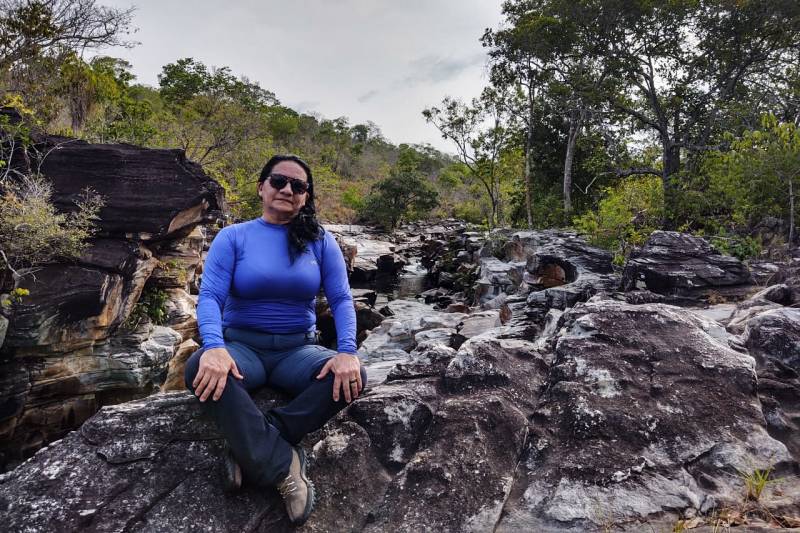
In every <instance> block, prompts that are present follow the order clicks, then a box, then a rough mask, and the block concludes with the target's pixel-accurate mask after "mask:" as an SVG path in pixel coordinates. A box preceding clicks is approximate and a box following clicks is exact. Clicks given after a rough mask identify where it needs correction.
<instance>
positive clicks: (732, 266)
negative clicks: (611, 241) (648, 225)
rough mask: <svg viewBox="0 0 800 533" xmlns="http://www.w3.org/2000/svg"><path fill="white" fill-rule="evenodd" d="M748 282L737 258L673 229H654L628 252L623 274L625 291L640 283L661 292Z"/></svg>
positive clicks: (744, 269) (746, 274) (706, 242)
mask: <svg viewBox="0 0 800 533" xmlns="http://www.w3.org/2000/svg"><path fill="white" fill-rule="evenodd" d="M750 281H751V277H750V272H749V271H748V269H747V266H745V264H744V263H742V262H741V261H739V260H738V259H737V258H735V257H732V256H729V255H722V254H720V253H719V252H717V251H716V250H715V249H714V247H713V246H711V244H709V243H708V241H706V240H705V239H703V238H701V237H695V236H693V235H688V234H686V233H678V232H676V231H654V232H653V234H652V235H650V238H648V239H647V242H646V243H645V245H644V246H643V247H642V248H641V249H639V250H635V251H634V252H632V253H631V255H630V257H629V258H628V262H627V264H626V265H625V271H624V273H623V283H624V286H625V288H626V289H627V290H630V289H633V288H636V285H637V283H638V282H643V283H644V285H645V286H646V287H647V289H649V290H651V291H654V292H658V293H662V294H673V293H678V292H686V291H693V290H697V289H708V288H715V287H727V286H732V285H744V284H748V283H750Z"/></svg>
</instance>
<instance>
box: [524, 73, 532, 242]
mask: <svg viewBox="0 0 800 533" xmlns="http://www.w3.org/2000/svg"><path fill="white" fill-rule="evenodd" d="M532 151H533V88H531V87H530V86H529V87H528V128H527V131H526V132H525V215H526V216H527V218H528V229H532V228H533V214H532V212H531V209H532V208H531V174H532V172H531V171H532V165H531V159H532V158H533V155H532Z"/></svg>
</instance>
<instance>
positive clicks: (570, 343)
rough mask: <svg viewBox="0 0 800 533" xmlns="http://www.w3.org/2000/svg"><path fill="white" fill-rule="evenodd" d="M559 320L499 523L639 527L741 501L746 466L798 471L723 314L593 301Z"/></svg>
mask: <svg viewBox="0 0 800 533" xmlns="http://www.w3.org/2000/svg"><path fill="white" fill-rule="evenodd" d="M560 324H561V328H560V329H559V332H558V333H557V334H556V335H555V336H554V337H552V338H551V339H550V345H551V346H552V349H553V351H554V361H553V365H552V367H551V370H550V376H551V379H550V380H549V383H548V389H547V392H546V393H545V395H544V396H543V398H542V401H541V403H540V406H539V409H538V410H537V412H536V413H535V414H534V416H533V418H532V420H533V425H532V431H533V433H532V436H531V439H530V445H529V447H528V448H527V450H526V453H525V454H524V457H523V459H522V468H521V472H520V475H519V477H518V478H517V484H516V487H515V489H513V490H512V494H514V495H515V497H514V498H513V499H512V500H511V501H510V502H509V503H508V504H507V505H506V507H505V514H504V516H503V517H502V518H501V520H500V524H499V526H498V527H497V529H496V531H520V530H531V531H587V530H596V529H600V528H603V527H609V524H613V525H614V527H615V528H617V529H620V530H630V531H641V530H643V529H644V530H648V529H647V528H648V526H647V525H645V523H646V522H651V521H655V523H656V524H659V523H660V524H661V526H656V527H655V530H660V529H659V528H660V527H671V524H674V523H675V522H676V520H677V519H678V518H679V517H680V515H678V514H676V511H682V512H686V513H688V514H689V515H691V514H692V513H697V514H700V513H707V512H709V511H710V510H711V509H713V508H715V507H723V506H726V505H728V506H735V505H738V504H739V503H740V502H741V499H742V492H741V490H742V489H741V487H742V480H741V474H740V473H739V472H752V471H753V470H754V469H766V468H768V467H774V468H775V470H776V472H778V471H781V472H783V473H785V474H786V475H789V476H794V475H796V473H797V471H798V470H797V463H796V462H795V461H794V460H793V459H792V457H791V455H790V454H789V452H788V451H787V449H786V447H785V446H784V445H783V444H782V443H781V442H779V441H777V440H775V439H773V438H772V437H770V435H769V434H768V433H767V431H766V427H765V424H764V418H763V414H762V412H761V410H760V405H759V402H758V397H757V388H756V387H757V378H756V373H755V361H754V360H753V358H752V357H750V356H749V355H747V354H744V353H740V352H737V351H734V350H733V349H731V348H730V347H729V345H728V343H727V342H726V339H725V338H724V337H723V338H720V336H719V332H720V330H721V328H720V327H719V325H717V324H713V323H710V322H708V321H705V320H704V319H702V318H701V317H699V316H696V315H694V314H692V313H691V312H688V311H686V310H685V309H681V308H677V307H672V306H666V305H661V304H646V305H635V306H634V305H630V304H627V303H624V302H617V301H614V300H601V299H599V298H594V299H592V300H590V301H589V302H587V303H583V304H579V305H577V306H576V307H574V308H573V309H571V310H568V311H567V312H566V313H565V314H564V315H563V317H562V318H561V319H560ZM776 477H780V476H776ZM791 486H792V484H788V485H786V486H785V487H782V488H783V489H784V490H790V492H791V491H792V490H793V489H791ZM787 487H788V488H787ZM794 492H797V491H794ZM776 494H777V493H776ZM797 496H798V495H797V494H795V495H794V497H795V502H796V498H797ZM776 497H778V496H776ZM767 500H768V498H767V497H766V495H765V498H764V501H765V502H766V501H767ZM795 505H796V503H795Z"/></svg>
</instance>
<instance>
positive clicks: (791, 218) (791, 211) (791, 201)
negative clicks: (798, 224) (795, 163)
mask: <svg viewBox="0 0 800 533" xmlns="http://www.w3.org/2000/svg"><path fill="white" fill-rule="evenodd" d="M792 244H794V176H789V245H792Z"/></svg>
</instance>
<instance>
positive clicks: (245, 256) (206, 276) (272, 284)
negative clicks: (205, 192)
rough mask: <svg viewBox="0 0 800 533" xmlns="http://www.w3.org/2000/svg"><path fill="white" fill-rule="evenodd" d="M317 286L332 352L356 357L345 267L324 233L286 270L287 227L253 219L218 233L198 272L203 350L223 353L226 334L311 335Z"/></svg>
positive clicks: (198, 308)
mask: <svg viewBox="0 0 800 533" xmlns="http://www.w3.org/2000/svg"><path fill="white" fill-rule="evenodd" d="M319 262H321V263H322V265H321V267H320V265H319V264H318V263H319ZM320 283H321V284H322V288H323V289H324V290H325V296H326V297H327V299H328V304H329V305H330V307H331V310H332V311H333V319H334V323H335V325H336V336H337V342H338V350H339V351H340V352H345V353H352V354H354V353H356V316H355V309H354V308H353V298H352V296H351V294H350V286H349V284H348V282H347V267H346V266H345V263H344V258H343V256H342V252H341V250H340V249H339V245H338V244H337V243H336V240H335V239H334V238H333V236H332V235H331V233H330V232H328V231H326V232H325V234H324V236H323V238H322V239H320V240H318V241H314V242H311V243H309V245H308V247H307V249H306V251H305V253H304V254H302V255H299V256H297V257H296V259H295V261H294V263H291V262H290V260H289V247H288V233H287V227H286V226H284V225H278V224H270V223H268V222H266V221H265V220H264V219H262V218H257V219H254V220H250V221H248V222H243V223H241V224H234V225H232V226H227V227H225V228H223V229H222V230H221V231H220V232H219V233H218V234H217V236H216V237H215V238H214V241H213V242H212V243H211V248H210V250H209V251H208V257H207V258H206V262H205V265H204V267H203V281H202V284H201V287H200V299H199V301H198V304H197V324H198V327H199V328H200V336H201V337H202V339H203V348H204V349H206V350H210V349H211V348H218V347H221V346H225V341H224V340H223V338H222V328H225V327H234V328H242V329H251V330H256V331H263V332H265V333H300V332H306V331H314V329H315V325H316V318H317V317H316V309H315V308H316V296H317V293H318V292H319V288H320Z"/></svg>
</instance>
